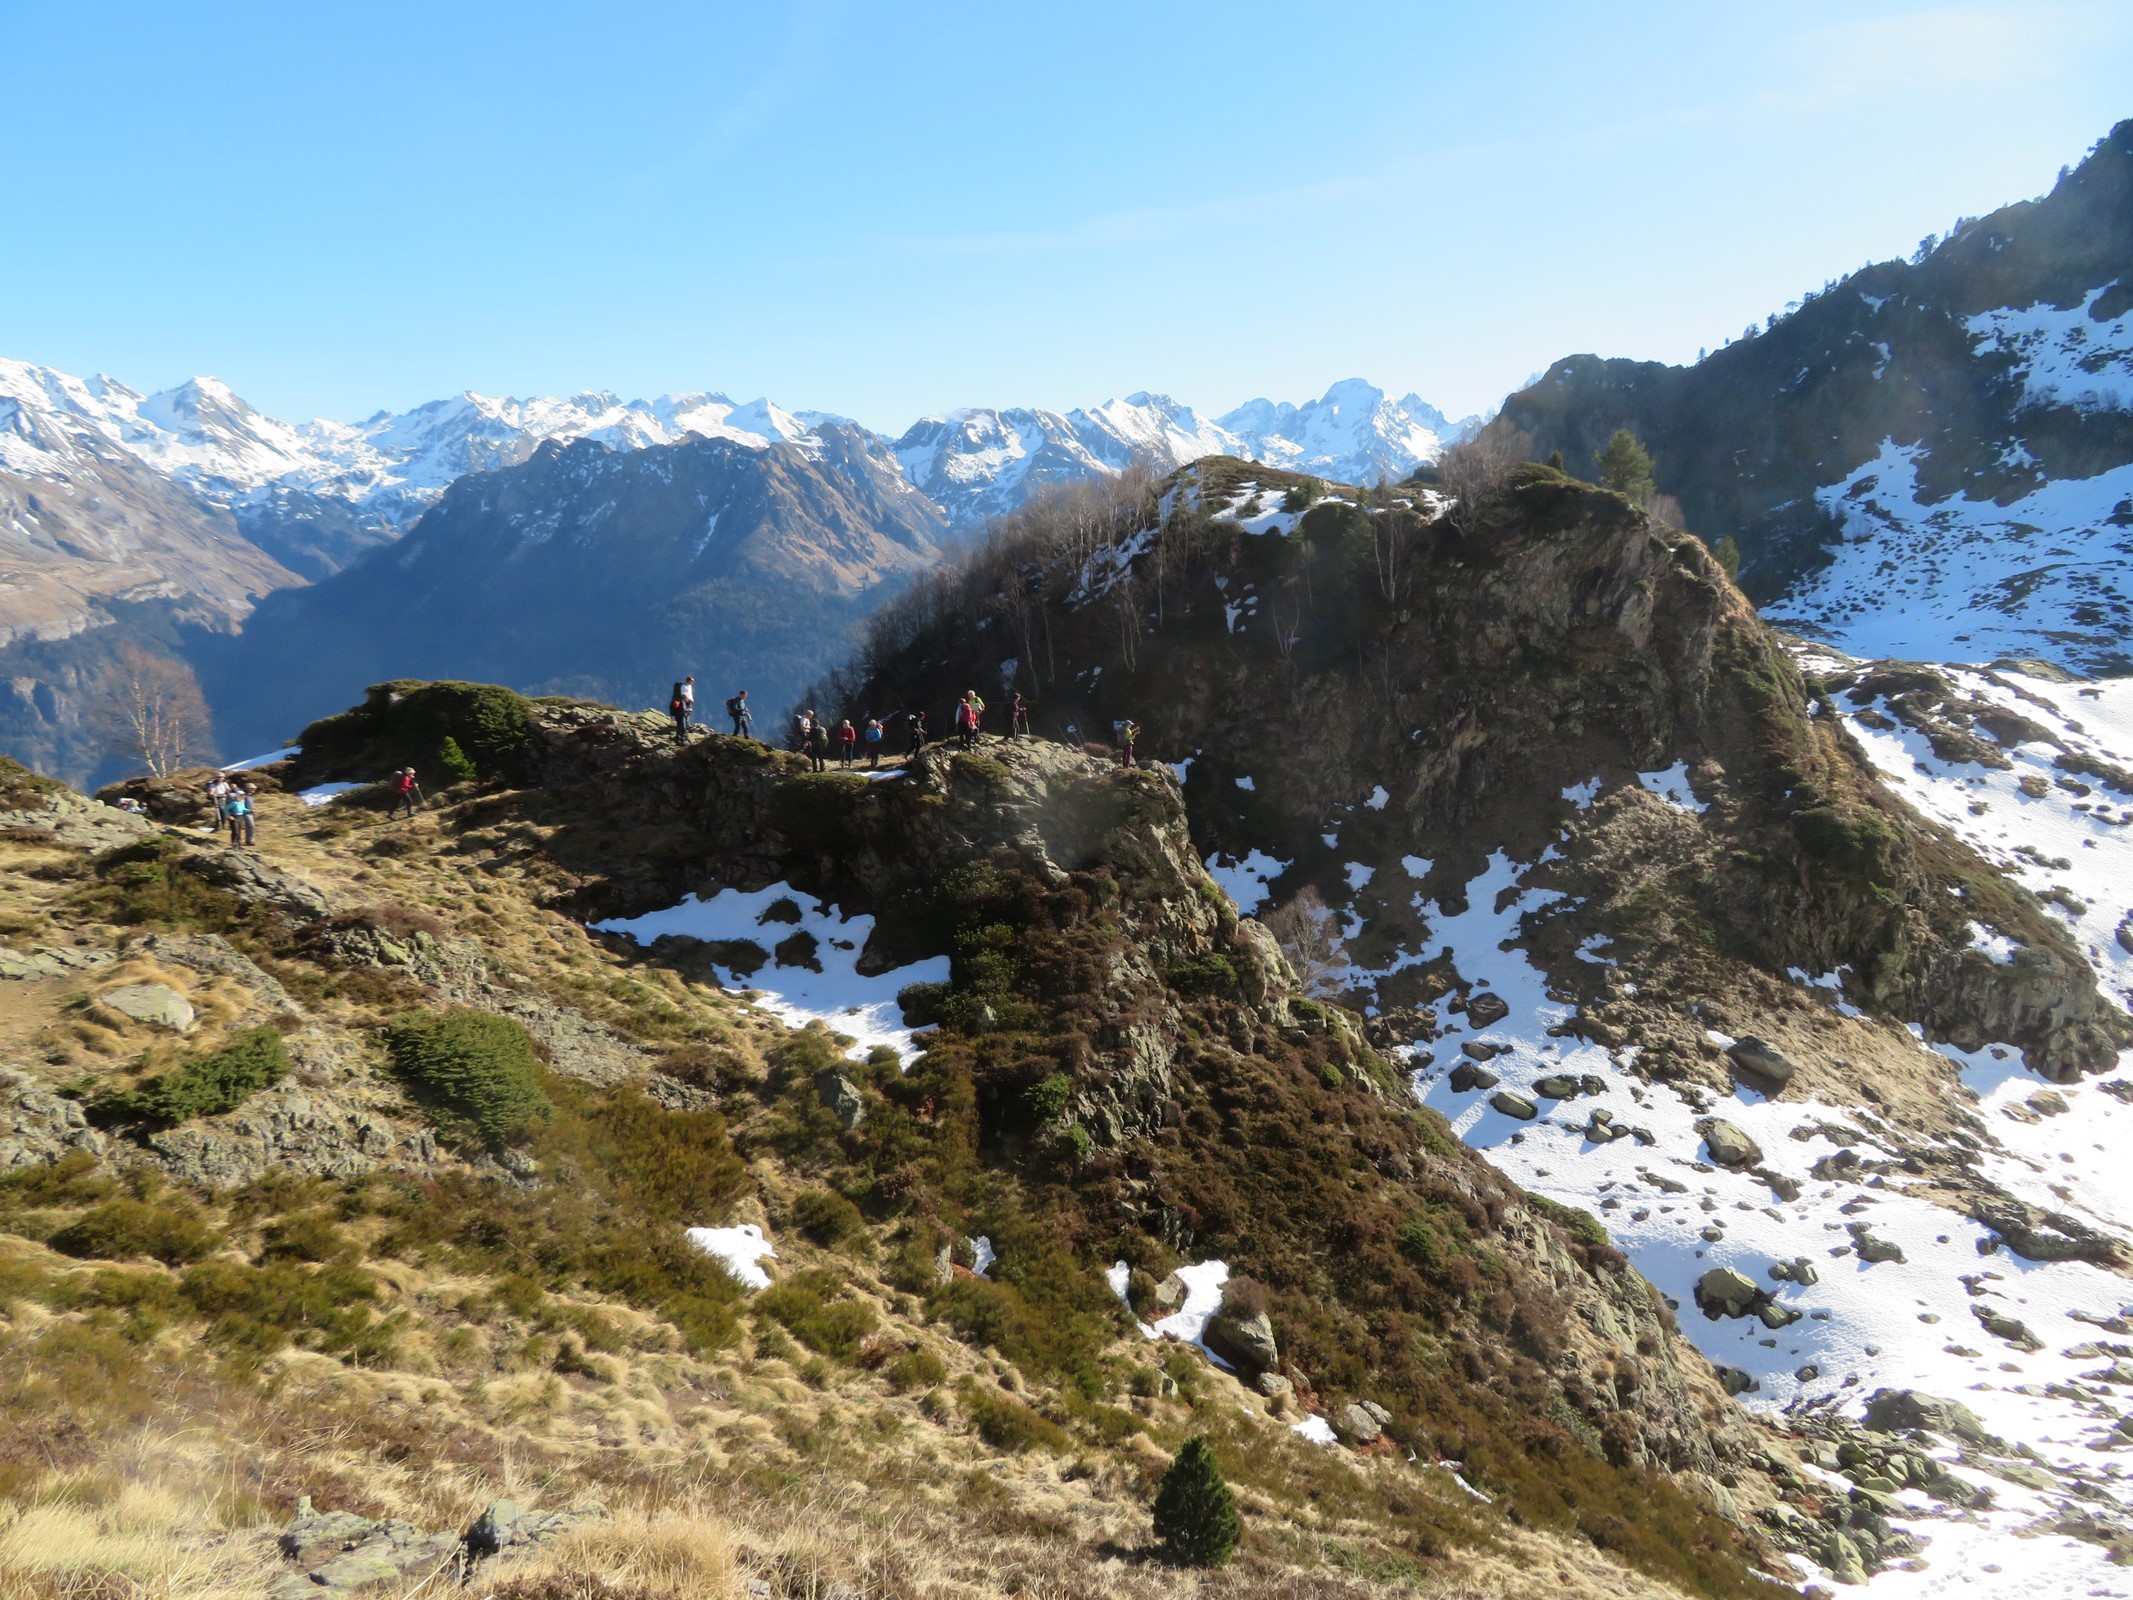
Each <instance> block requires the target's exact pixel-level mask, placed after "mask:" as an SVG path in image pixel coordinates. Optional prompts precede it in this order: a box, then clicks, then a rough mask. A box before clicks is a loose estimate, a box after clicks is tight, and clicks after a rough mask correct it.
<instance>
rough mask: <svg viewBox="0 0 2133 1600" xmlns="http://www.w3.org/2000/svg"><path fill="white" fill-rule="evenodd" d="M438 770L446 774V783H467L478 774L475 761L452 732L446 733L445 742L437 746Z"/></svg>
mask: <svg viewBox="0 0 2133 1600" xmlns="http://www.w3.org/2000/svg"><path fill="white" fill-rule="evenodd" d="M437 770H438V771H439V772H441V773H443V774H444V781H445V782H446V783H465V782H466V781H467V780H468V779H470V778H473V777H476V776H478V774H477V773H476V772H475V770H474V763H473V762H472V761H471V760H470V759H468V756H467V753H466V752H465V751H464V750H462V749H460V748H459V741H458V740H457V739H455V738H453V737H452V736H451V735H450V734H446V735H445V736H444V743H443V744H441V745H439V746H438V747H437Z"/></svg>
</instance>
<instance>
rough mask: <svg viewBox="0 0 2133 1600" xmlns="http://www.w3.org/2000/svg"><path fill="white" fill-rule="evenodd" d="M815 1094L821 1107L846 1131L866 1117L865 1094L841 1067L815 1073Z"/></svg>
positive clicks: (855, 1126)
mask: <svg viewBox="0 0 2133 1600" xmlns="http://www.w3.org/2000/svg"><path fill="white" fill-rule="evenodd" d="M815 1095H816V1097H817V1098H818V1099H820V1100H821V1102H822V1108H823V1109H824V1110H825V1111H827V1112H829V1114H830V1115H831V1116H833V1117H835V1118H836V1119H837V1123H838V1125H839V1126H840V1127H842V1128H844V1129H846V1130H847V1131H849V1130H851V1129H853V1128H857V1127H859V1126H860V1125H861V1124H862V1123H864V1122H865V1121H866V1119H867V1102H866V1096H865V1095H863V1094H861V1093H860V1092H859V1085H858V1084H856V1083H854V1082H853V1081H852V1075H851V1074H850V1073H848V1072H846V1071H844V1070H843V1069H842V1068H841V1067H833V1068H831V1069H830V1070H828V1071H826V1072H821V1073H817V1074H816V1075H815Z"/></svg>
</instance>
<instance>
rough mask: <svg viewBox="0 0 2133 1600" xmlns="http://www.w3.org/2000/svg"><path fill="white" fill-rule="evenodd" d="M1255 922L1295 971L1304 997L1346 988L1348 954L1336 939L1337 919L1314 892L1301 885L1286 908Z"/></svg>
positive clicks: (1317, 893) (1321, 994) (1326, 993)
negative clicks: (1262, 928)
mask: <svg viewBox="0 0 2133 1600" xmlns="http://www.w3.org/2000/svg"><path fill="white" fill-rule="evenodd" d="M1259 920H1260V921H1261V922H1263V923H1265V924H1266V930H1267V932H1269V933H1271V934H1272V935H1273V936H1274V940H1275V942H1276V943H1277V944H1279V945H1280V946H1281V953H1282V954H1283V955H1285V956H1287V957H1288V958H1289V965H1290V966H1292V967H1294V968H1295V969H1296V976H1297V977H1298V978H1299V979H1300V980H1301V981H1302V983H1303V991H1304V993H1305V994H1308V995H1315V996H1317V997H1319V998H1321V999H1328V998H1331V997H1332V996H1334V995H1337V994H1339V993H1340V991H1341V990H1342V989H1344V988H1345V987H1346V986H1347V985H1346V983H1345V982H1344V981H1343V980H1344V977H1345V975H1346V972H1347V968H1348V953H1347V952H1346V951H1345V950H1343V949H1342V948H1341V943H1340V939H1339V938H1338V936H1337V930H1338V928H1339V922H1340V919H1339V918H1337V917H1336V916H1335V915H1334V914H1333V908H1332V907H1331V906H1329V905H1327V904H1326V901H1325V897H1324V896H1323V895H1321V894H1320V893H1319V892H1318V891H1317V890H1316V889H1314V888H1312V887H1310V886H1309V885H1308V884H1307V885H1305V886H1304V888H1302V889H1301V890H1299V891H1298V892H1297V895H1296V897H1295V898H1294V899H1293V900H1291V901H1290V902H1289V903H1288V904H1287V905H1285V906H1282V907H1280V908H1279V909H1278V910H1275V911H1270V912H1268V913H1267V914H1266V915H1265V916H1263V917H1261V918H1260V919H1259Z"/></svg>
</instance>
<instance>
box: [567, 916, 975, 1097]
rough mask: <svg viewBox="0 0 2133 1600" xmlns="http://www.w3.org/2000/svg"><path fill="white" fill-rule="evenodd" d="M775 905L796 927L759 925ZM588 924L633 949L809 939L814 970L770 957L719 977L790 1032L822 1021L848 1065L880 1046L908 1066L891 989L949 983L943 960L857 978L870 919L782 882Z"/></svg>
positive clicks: (915, 1047) (911, 1048) (909, 1041)
mask: <svg viewBox="0 0 2133 1600" xmlns="http://www.w3.org/2000/svg"><path fill="white" fill-rule="evenodd" d="M781 902H784V903H787V904H788V905H789V906H790V907H794V908H797V910H798V913H799V915H798V920H797V921H775V920H766V919H765V914H766V913H767V912H769V911H770V910H771V908H772V907H773V906H778V905H779V904H780V903H781ZM592 926H593V927H594V929H595V930H596V931H598V932H602V933H621V934H627V935H628V936H629V937H630V938H632V939H635V940H636V941H637V942H638V943H640V944H650V943H652V941H654V940H655V939H658V938H659V937H661V936H662V935H664V934H683V935H686V936H687V937H689V938H692V939H703V940H706V941H711V942H718V941H726V940H747V941H749V942H751V943H753V944H755V945H757V946H759V947H760V948H761V949H762V950H763V951H764V953H765V955H766V956H768V955H769V953H770V951H771V950H772V948H773V947H774V946H776V945H777V944H779V943H780V942H782V941H784V940H786V939H789V938H791V937H792V936H793V935H794V934H795V933H805V934H808V935H810V936H812V937H813V939H814V941H815V951H814V960H815V963H816V965H817V966H818V967H819V968H820V969H821V970H820V971H812V970H810V969H809V968H807V967H804V966H781V965H779V964H778V963H777V961H776V960H775V958H772V959H768V960H766V961H765V963H764V964H763V966H762V967H761V968H760V969H758V970H757V971H756V972H754V973H752V974H750V975H748V976H746V977H743V976H741V975H740V974H739V973H737V972H735V971H733V970H732V969H731V968H730V967H728V968H724V969H722V979H723V981H724V982H726V983H728V984H730V985H731V986H732V987H734V988H737V989H744V990H752V991H753V992H754V995H755V1003H756V1004H757V1005H759V1006H761V1007H762V1008H763V1009H764V1010H765V1011H768V1012H770V1013H771V1014H772V1015H773V1016H775V1017H777V1018H779V1019H780V1020H781V1021H783V1022H785V1023H786V1024H787V1025H789V1026H791V1027H795V1028H803V1027H805V1026H807V1024H808V1023H810V1022H822V1023H826V1024H828V1026H829V1027H830V1028H831V1029H833V1030H834V1031H836V1032H838V1033H841V1034H845V1035H847V1036H849V1037H850V1038H851V1039H853V1040H854V1041H855V1042H854V1043H853V1045H852V1046H851V1048H850V1049H849V1050H848V1051H847V1052H846V1054H847V1055H849V1056H851V1057H853V1058H855V1059H856V1058H858V1057H860V1056H863V1055H865V1054H866V1052H867V1051H869V1050H871V1049H873V1048H874V1047H876V1046H877V1045H886V1046H888V1047H889V1048H890V1049H892V1050H894V1051H895V1052H896V1054H897V1056H898V1058H899V1059H900V1060H902V1061H903V1062H904V1063H905V1064H906V1065H909V1064H910V1062H911V1061H912V1060H913V1059H914V1058H916V1057H917V1055H918V1053H919V1051H920V1050H921V1048H923V1047H922V1046H921V1045H920V1043H919V1041H918V1037H917V1035H916V1034H915V1033H914V1032H913V1031H912V1030H911V1029H910V1028H907V1027H905V1026H904V1023H903V1013H902V1011H901V1010H900V1009H899V1008H898V1006H897V1004H896V991H897V990H899V989H901V988H903V987H904V986H905V985H906V984H912V983H945V982H947V981H948V958H947V957H946V956H934V957H931V958H930V959H928V960H925V961H914V962H912V963H911V964H910V965H909V966H905V967H898V968H896V969H895V970H894V971H891V972H884V973H881V974H878V975H876V976H872V977H869V976H865V975H862V974H861V973H860V972H859V971H858V967H857V964H858V960H859V954H860V952H861V951H862V950H864V949H865V948H866V942H867V937H868V935H869V934H871V933H872V932H873V931H874V919H873V918H872V917H868V916H852V917H845V916H840V915H838V914H837V910H836V907H835V906H833V905H830V904H829V903H827V902H820V901H817V900H816V899H815V898H814V897H813V896H812V895H807V894H802V893H800V892H798V891H797V890H794V889H791V888H789V887H787V886H786V885H785V884H782V883H774V884H772V885H770V887H768V888H767V889H757V890H755V891H753V892H752V893H744V892H743V891H741V890H738V889H722V890H720V891H719V892H718V893H716V894H714V895H712V896H711V897H710V898H709V899H707V900H705V899H698V898H697V897H696V896H695V895H693V894H692V895H690V896H689V897H688V898H687V899H685V900H683V901H682V902H681V904H679V905H676V906H670V907H668V908H667V909H666V910H664V911H648V912H646V913H645V914H644V915H643V916H641V917H617V918H613V919H611V920H609V921H607V922H596V923H594V924H593V925H592Z"/></svg>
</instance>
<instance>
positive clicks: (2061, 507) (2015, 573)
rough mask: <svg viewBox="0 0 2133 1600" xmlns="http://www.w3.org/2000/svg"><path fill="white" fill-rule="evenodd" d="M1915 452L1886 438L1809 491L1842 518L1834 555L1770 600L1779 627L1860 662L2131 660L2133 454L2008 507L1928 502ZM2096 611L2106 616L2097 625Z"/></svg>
mask: <svg viewBox="0 0 2133 1600" xmlns="http://www.w3.org/2000/svg"><path fill="white" fill-rule="evenodd" d="M1920 458H1921V452H1920V449H1919V447H1917V446H1915V445H1899V444H1897V443H1896V442H1895V441H1894V440H1893V439H1890V440H1885V441H1884V442H1883V443H1882V446H1881V450H1880V453H1879V454H1878V455H1876V456H1875V457H1874V459H1873V460H1871V461H1869V462H1867V463H1866V464H1865V465H1864V466H1861V467H1860V468H1859V469H1858V470H1857V471H1855V472H1854V473H1852V474H1851V475H1850V476H1849V477H1848V478H1846V479H1845V480H1844V481H1843V482H1842V483H1839V484H1834V485H1832V486H1830V487H1828V488H1825V489H1822V490H1820V491H1818V492H1817V494H1816V496H1815V498H1816V500H1817V502H1818V503H1819V504H1820V505H1821V507H1822V508H1823V509H1824V510H1825V511H1826V512H1828V513H1829V514H1830V515H1831V516H1832V517H1834V518H1836V519H1837V520H1838V521H1839V522H1840V523H1841V525H1842V527H1843V529H1844V533H1843V536H1842V541H1841V542H1840V543H1839V544H1838V545H1837V546H1836V548H1835V550H1834V552H1833V559H1832V560H1831V562H1830V564H1829V565H1828V566H1827V567H1825V568H1823V569H1822V570H1821V571H1820V572H1818V573H1816V574H1815V575H1814V576H1813V577H1812V578H1810V579H1808V580H1807V581H1806V582H1805V583H1803V584H1801V585H1800V586H1799V587H1797V588H1796V589H1794V590H1793V591H1792V592H1791V593H1790V594H1788V595H1787V596H1786V597H1785V598H1784V599H1783V600H1781V601H1778V602H1776V603H1774V604H1772V605H1771V606H1769V607H1768V608H1767V609H1766V610H1765V612H1764V615H1765V616H1766V617H1768V619H1769V620H1770V621H1771V622H1773V623H1775V624H1777V625H1778V626H1780V627H1785V628H1794V629H1797V630H1798V631H1800V632H1801V633H1805V634H1810V635H1812V636H1814V637H1816V638H1819V639H1825V640H1827V641H1829V642H1830V643H1831V644H1832V645H1835V646H1836V647H1837V648H1839V649H1842V650H1844V651H1847V652H1849V653H1850V654H1853V655H1857V656H1865V657H1869V658H1873V657H1882V656H1893V657H1900V658H1901V659H1903V660H1907V661H1990V660H1993V659H1995V658H1999V657H2006V656H2016V657H2022V656H2043V657H2046V658H2048V659H2052V660H2061V661H2073V662H2077V663H2079V662H2084V661H2086V662H2093V663H2096V664H2098V665H2099V666H2101V667H2103V668H2104V669H2105V670H2114V669H2115V668H2114V667H2113V665H2112V664H2113V663H2122V662H2123V661H2124V660H2125V659H2126V655H2127V651H2126V648H2125V634H2126V623H2127V618H2128V617H2129V616H2133V594H2129V592H2128V584H2127V580H2126V573H2127V570H2128V562H2129V558H2133V527H2129V526H2127V525H2126V523H2125V522H2124V521H2122V520H2121V521H2118V522H2116V523H2114V521H2113V519H2114V518H2116V517H2118V515H2119V512H2120V508H2121V507H2123V506H2124V505H2126V504H2127V502H2128V501H2133V463H2128V464H2126V465H2123V466H2118V467H2113V468H2112V469H2111V470H2109V471H2108V472H2103V473H2099V474H2098V475H2097V476H2095V477H2093V478H2055V479H2052V480H2051V481H2049V482H2046V483H2044V484H2042V485H2040V486H2039V487H2037V488H2036V489H2034V490H2032V491H2031V492H2030V493H2028V494H2026V495H2022V496H2021V497H2019V498H2018V499H2015V500H2013V501H2011V502H2010V503H2008V504H2006V505H1999V504H1996V503H1995V502H1994V501H1992V500H1989V499H1984V500H1971V499H1966V498H1964V497H1963V496H1961V495H1954V496H1950V497H1949V498H1947V499H1944V500H1933V499H1929V498H1927V497H1926V494H1925V491H1924V490H1922V489H1921V487H1920V485H1919V481H1918V467H1919V461H1920ZM2099 617H2100V618H2101V619H2102V620H2101V621H2099V620H2098V619H2099Z"/></svg>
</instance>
